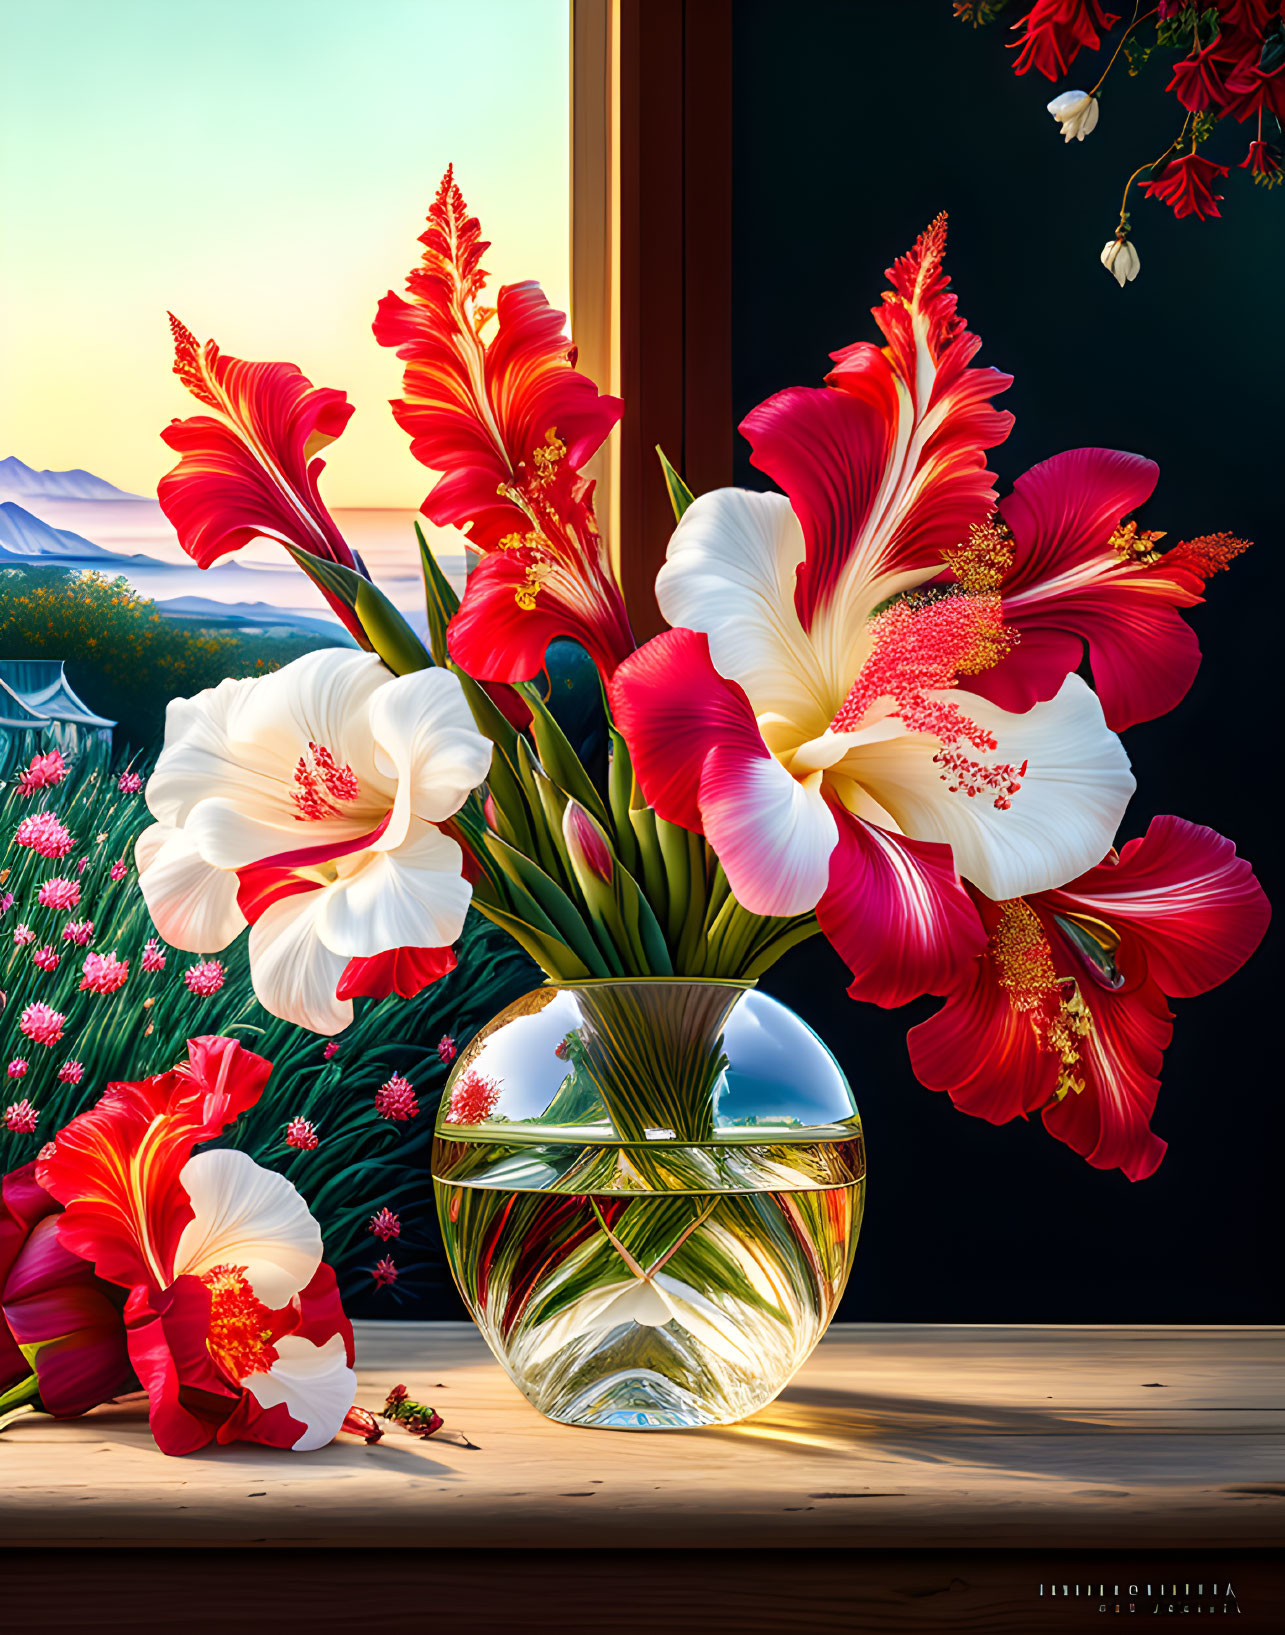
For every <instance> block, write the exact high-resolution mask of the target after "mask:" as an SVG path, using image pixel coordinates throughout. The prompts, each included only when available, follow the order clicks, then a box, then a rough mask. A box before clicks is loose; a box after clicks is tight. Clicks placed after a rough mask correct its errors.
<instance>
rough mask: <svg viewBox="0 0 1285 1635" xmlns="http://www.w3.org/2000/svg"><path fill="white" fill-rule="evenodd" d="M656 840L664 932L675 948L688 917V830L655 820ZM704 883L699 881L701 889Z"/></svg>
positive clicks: (662, 820) (689, 865)
mask: <svg viewBox="0 0 1285 1635" xmlns="http://www.w3.org/2000/svg"><path fill="white" fill-rule="evenodd" d="M656 841H657V844H658V845H659V847H660V855H661V857H662V859H663V860H664V868H665V885H666V889H667V895H668V909H667V913H666V925H665V929H666V931H667V933H668V936H669V944H670V946H671V947H672V948H676V947H677V946H678V944H679V941H680V940H681V938H682V935H683V922H684V920H685V918H686V914H687V904H688V898H689V896H690V894H691V889H692V881H691V872H690V871H691V864H690V859H689V856H688V852H687V830H686V829H680V828H679V827H678V825H677V824H676V823H666V821H665V819H664V818H660V817H658V818H657V819H656ZM704 884H705V882H704V879H702V880H701V886H702V887H703V886H704Z"/></svg>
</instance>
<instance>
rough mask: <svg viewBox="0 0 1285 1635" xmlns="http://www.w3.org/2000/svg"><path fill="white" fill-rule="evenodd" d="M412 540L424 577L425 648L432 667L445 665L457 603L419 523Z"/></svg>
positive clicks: (455, 596) (457, 598)
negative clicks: (449, 629)
mask: <svg viewBox="0 0 1285 1635" xmlns="http://www.w3.org/2000/svg"><path fill="white" fill-rule="evenodd" d="M415 538H416V539H417V540H418V541H419V566H420V571H421V572H422V573H423V575H424V602H425V606H426V609H427V612H428V645H429V648H430V650H431V652H432V654H433V663H434V664H445V663H446V662H447V659H448V658H449V656H450V655H449V653H448V651H447V647H446V627H447V626H448V625H449V624H450V622H451V620H452V618H454V616H455V614H456V612H457V611H458V609H459V605H460V599H459V597H458V596H457V595H456V594H455V592H454V590H453V589H452V588H451V582H450V580H449V579H448V578H447V577H446V575H445V574H444V573H443V572H442V570H441V566H440V565H439V563H438V560H437V558H436V557H435V556H434V555H433V552H432V550H431V549H430V548H429V543H428V540H427V539H425V537H424V530H423V529H422V528H421V527H420V525H419V523H418V522H416V524H415Z"/></svg>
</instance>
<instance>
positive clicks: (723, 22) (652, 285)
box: [571, 0, 733, 641]
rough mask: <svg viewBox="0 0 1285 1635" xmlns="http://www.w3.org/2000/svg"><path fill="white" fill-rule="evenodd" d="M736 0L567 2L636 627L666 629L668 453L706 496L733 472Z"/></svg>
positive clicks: (574, 187)
mask: <svg viewBox="0 0 1285 1635" xmlns="http://www.w3.org/2000/svg"><path fill="white" fill-rule="evenodd" d="M731 34H732V0H571V321H572V333H573V335H574V336H575V339H576V343H577V345H578V347H579V350H580V365H581V367H582V368H583V369H584V370H585V371H586V373H588V374H589V375H590V376H592V377H593V379H595V380H596V381H597V382H598V384H599V385H600V386H601V387H603V388H604V389H606V390H609V391H612V392H614V393H617V394H618V395H619V396H621V397H622V398H623V399H624V401H625V412H624V416H623V418H622V421H621V425H620V427H619V429H618V431H617V432H616V433H614V434H613V436H612V439H611V441H610V443H609V444H608V446H607V448H606V449H605V450H604V451H603V453H602V454H601V455H600V456H599V457H598V460H597V462H596V465H595V467H594V468H593V475H594V476H595V477H596V478H597V480H598V483H599V491H598V492H599V506H598V510H599V516H600V517H601V519H602V521H603V525H604V528H605V530H606V533H607V537H608V540H609V542H610V544H611V549H612V555H613V559H614V561H615V564H616V569H617V572H618V573H619V575H620V582H621V585H622V586H623V588H624V592H625V601H626V604H627V605H628V608H629V613H630V618H631V620H632V622H633V626H634V632H635V635H636V636H637V637H638V639H639V640H640V641H641V640H644V639H645V638H646V637H648V636H650V635H654V634H655V633H656V631H657V630H659V629H661V628H662V627H663V620H662V619H661V616H660V611H659V609H658V608H657V606H656V599H655V594H654V585H655V578H656V572H657V570H658V568H659V567H660V564H661V562H662V561H663V560H664V555H665V545H666V543H667V541H668V539H669V535H670V533H671V532H672V531H673V514H672V512H671V510H670V506H669V500H668V496H667V494H666V491H665V485H664V482H663V480H662V478H661V474H660V466H659V462H658V460H657V458H656V452H655V451H656V447H657V445H659V446H660V447H661V448H663V449H664V451H665V453H666V455H667V456H668V457H669V459H670V460H671V461H672V462H673V464H674V466H675V467H676V468H677V470H678V471H679V472H680V473H681V474H682V475H683V477H684V478H685V479H686V481H687V483H688V486H689V487H690V488H691V489H692V490H693V492H695V493H703V492H705V491H706V490H707V489H710V488H718V487H723V486H726V485H727V484H728V483H730V481H731V475H732V436H733V427H732V313H731V305H732V303H731V285H732V264H731V228H732V186H731V179H732V177H731V172H732V61H731Z"/></svg>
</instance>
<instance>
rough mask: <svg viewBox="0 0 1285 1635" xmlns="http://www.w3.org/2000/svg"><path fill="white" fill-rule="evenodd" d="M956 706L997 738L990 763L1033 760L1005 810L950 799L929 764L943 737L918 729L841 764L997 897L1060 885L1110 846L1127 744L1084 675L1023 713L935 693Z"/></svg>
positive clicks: (1121, 803) (1127, 784)
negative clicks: (920, 732)
mask: <svg viewBox="0 0 1285 1635" xmlns="http://www.w3.org/2000/svg"><path fill="white" fill-rule="evenodd" d="M930 696H933V697H936V698H940V699H943V700H949V701H951V702H954V703H956V704H958V705H959V707H960V709H961V710H962V711H963V713H964V714H965V715H967V716H968V717H970V719H972V720H973V721H975V722H977V724H978V725H979V726H981V727H984V728H987V729H989V731H991V732H992V733H993V734H994V736H995V737H996V739H997V740H998V742H999V748H998V750H997V751H996V752H995V753H994V754H993V755H988V756H984V757H982V758H983V759H985V760H987V761H989V762H997V761H1009V762H1012V763H1013V765H1015V766H1020V764H1021V763H1022V762H1023V761H1024V760H1025V761H1028V762H1029V765H1028V767H1027V772H1026V776H1025V778H1024V779H1023V780H1022V787H1021V789H1019V790H1018V792H1017V794H1015V795H1014V796H1013V804H1012V806H1011V808H1010V809H1009V810H1008V811H1006V812H1000V811H997V810H996V809H995V806H994V803H993V800H992V799H991V797H989V796H987V795H986V794H984V793H982V794H979V795H976V796H973V797H972V798H970V797H969V796H968V795H966V794H963V793H962V792H961V793H960V794H956V795H952V794H951V793H950V791H949V789H948V788H947V786H946V784H945V782H944V781H943V780H942V778H941V768H940V767H938V766H937V765H935V764H934V762H933V759H932V757H933V755H934V753H935V752H936V749H937V740H936V739H934V738H929V737H925V736H922V735H918V734H914V735H907V736H906V737H905V738H902V739H899V740H898V739H894V740H891V741H889V742H887V743H883V744H873V745H869V746H863V747H861V748H859V749H856V750H854V751H853V753H852V754H851V755H850V756H849V757H848V758H847V759H846V760H845V761H844V763H843V770H844V771H845V772H848V773H850V774H851V776H853V777H854V778H856V779H857V781H858V782H860V783H861V784H862V785H863V786H864V787H865V788H867V789H869V790H870V792H871V794H872V795H873V796H874V797H875V799H876V800H878V801H880V802H881V803H882V804H883V805H884V806H885V807H886V808H887V809H888V811H890V812H891V813H892V815H893V817H894V818H895V819H896V820H897V822H898V824H900V826H901V828H902V830H903V832H904V833H905V834H907V835H910V836H912V837H913V838H914V839H916V840H938V841H945V842H946V843H947V844H948V845H949V846H950V847H951V848H952V850H953V851H954V854H955V866H956V867H957V868H958V870H959V872H960V874H961V875H962V876H963V877H964V878H965V879H966V880H971V881H972V882H973V884H974V885H976V886H978V887H979V888H980V889H981V890H982V891H984V892H985V893H986V895H987V896H988V897H993V898H995V899H997V900H999V899H1003V898H1007V897H1020V896H1023V895H1025V894H1026V893H1028V892H1033V891H1047V890H1048V889H1049V888H1050V887H1053V886H1060V885H1065V883H1066V882H1067V881H1068V880H1073V879H1075V877H1076V876H1077V875H1078V874H1082V873H1083V872H1084V870H1085V869H1088V868H1092V867H1093V866H1094V865H1095V864H1097V863H1100V862H1101V861H1102V859H1103V857H1105V856H1106V853H1107V852H1108V850H1109V849H1110V846H1111V842H1112V840H1113V839H1114V837H1115V832H1116V829H1117V828H1118V826H1119V823H1120V819H1121V818H1122V817H1123V815H1124V809H1125V807H1126V806H1127V805H1128V802H1129V797H1130V795H1132V793H1133V789H1134V780H1133V775H1132V773H1131V772H1130V771H1129V757H1128V756H1127V755H1126V754H1125V752H1124V746H1123V745H1122V744H1121V742H1120V740H1119V739H1118V738H1117V737H1116V736H1115V734H1114V733H1113V732H1111V731H1110V730H1109V728H1108V727H1107V724H1106V722H1105V721H1104V720H1103V717H1102V706H1101V704H1099V702H1098V699H1097V695H1096V694H1095V693H1094V692H1092V691H1091V689H1090V688H1089V687H1087V686H1086V685H1085V683H1084V682H1083V681H1081V680H1080V678H1079V677H1078V676H1068V677H1067V678H1066V680H1065V681H1064V682H1063V684H1062V688H1061V691H1060V692H1059V693H1058V694H1057V696H1056V697H1055V698H1053V699H1050V700H1049V702H1048V703H1046V704H1037V705H1036V706H1035V707H1034V709H1031V710H1028V711H1027V712H1026V714H1025V715H1011V714H1009V713H1008V712H1007V711H1006V710H1001V709H998V708H997V707H996V706H995V705H994V704H991V703H989V702H988V701H987V700H985V699H982V698H978V697H976V696H974V695H973V694H970V693H962V692H949V693H937V694H933V695H930Z"/></svg>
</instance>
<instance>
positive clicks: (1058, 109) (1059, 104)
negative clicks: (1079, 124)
mask: <svg viewBox="0 0 1285 1635" xmlns="http://www.w3.org/2000/svg"><path fill="white" fill-rule="evenodd" d="M1088 100H1089V93H1088V92H1087V91H1063V92H1061V93H1060V95H1058V96H1055V97H1054V98H1053V100H1052V102H1050V103H1049V105H1048V110H1049V112H1050V113H1051V114H1052V115H1053V117H1054V119H1065V118H1066V117H1067V115H1068V114H1072V113H1074V112H1075V110H1076V109H1077V108H1078V107H1079V106H1080V104H1081V103H1082V102H1087V101H1088Z"/></svg>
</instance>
